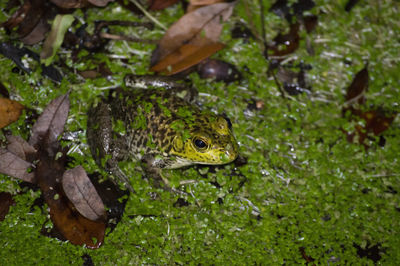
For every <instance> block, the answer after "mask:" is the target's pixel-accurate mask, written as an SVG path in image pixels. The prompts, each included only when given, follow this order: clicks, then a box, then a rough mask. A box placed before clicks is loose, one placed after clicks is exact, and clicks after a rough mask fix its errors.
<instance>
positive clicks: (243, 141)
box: [0, 0, 400, 265]
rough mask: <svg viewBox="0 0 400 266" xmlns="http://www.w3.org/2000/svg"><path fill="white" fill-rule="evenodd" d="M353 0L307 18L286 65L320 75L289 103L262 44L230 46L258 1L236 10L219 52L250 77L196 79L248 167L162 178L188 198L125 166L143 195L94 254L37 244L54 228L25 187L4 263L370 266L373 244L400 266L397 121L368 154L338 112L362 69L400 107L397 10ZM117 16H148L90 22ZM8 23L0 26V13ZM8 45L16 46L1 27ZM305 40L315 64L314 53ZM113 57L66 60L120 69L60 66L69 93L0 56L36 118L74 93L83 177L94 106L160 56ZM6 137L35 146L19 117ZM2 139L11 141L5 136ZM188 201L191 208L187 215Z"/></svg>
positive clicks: (171, 13) (91, 17)
mask: <svg viewBox="0 0 400 266" xmlns="http://www.w3.org/2000/svg"><path fill="white" fill-rule="evenodd" d="M264 2H265V3H264V4H265V18H264V21H265V23H266V29H267V32H266V38H267V40H272V39H273V38H274V37H275V36H276V34H277V33H278V32H280V31H281V30H282V29H284V28H286V27H287V26H288V24H287V22H285V21H284V20H282V19H281V18H279V17H277V16H276V15H274V14H273V13H271V12H268V8H269V7H270V6H271V5H272V2H269V1H264ZM346 2H347V1H339V2H337V3H332V1H323V0H320V1H317V3H316V7H314V8H313V9H312V10H311V11H309V12H310V13H312V14H316V15H318V20H319V22H318V26H317V27H316V29H315V31H314V32H312V33H310V34H305V33H304V31H302V32H301V36H302V40H301V41H300V47H299V49H298V50H297V51H296V52H295V53H294V54H292V55H290V59H288V61H291V62H292V63H293V64H294V65H296V64H299V63H300V62H303V63H304V64H309V65H310V66H311V67H312V69H311V70H309V71H308V72H307V79H308V82H309V83H310V84H311V85H312V89H311V93H310V94H302V95H298V96H295V97H290V96H289V97H286V98H283V97H281V94H280V92H279V90H278V88H277V86H276V84H275V82H274V80H273V79H272V78H271V77H269V76H268V75H267V74H266V73H267V70H268V62H266V61H265V59H264V57H263V56H262V50H261V48H260V47H261V46H260V44H259V43H257V42H256V41H254V40H250V41H249V42H247V43H245V42H244V41H243V40H232V39H231V38H230V34H229V32H230V30H231V28H232V27H233V25H234V24H235V23H236V22H237V21H239V20H240V19H242V20H243V21H244V22H245V23H246V24H248V25H250V19H249V15H248V13H247V11H246V9H248V10H250V11H251V12H252V13H253V14H252V16H251V21H252V23H254V27H255V28H256V29H258V30H260V28H261V27H260V24H259V14H258V12H259V11H258V10H259V9H258V6H257V5H258V1H240V2H239V4H238V5H237V6H236V8H235V11H234V15H233V17H232V18H231V19H230V21H228V22H227V25H226V26H225V27H224V32H223V40H224V42H226V44H227V48H225V49H224V50H222V51H220V52H219V53H218V54H217V55H215V57H218V58H221V59H223V60H226V61H228V62H231V63H232V64H234V65H236V66H237V67H238V69H239V70H240V71H241V72H242V74H243V76H244V80H243V81H241V82H236V83H233V84H229V85H227V84H224V83H216V82H210V81H209V80H201V79H199V77H198V76H197V75H196V74H192V75H191V78H192V80H193V82H194V84H195V86H196V87H197V88H198V89H199V91H200V92H201V94H200V96H199V102H200V103H201V104H202V105H203V107H204V108H205V109H208V110H212V111H215V112H218V113H224V112H225V113H226V114H227V115H228V116H229V117H230V119H231V120H232V122H233V129H234V132H235V135H236V138H237V140H238V142H239V143H240V154H241V155H242V156H244V157H246V158H247V163H246V164H244V165H242V166H235V165H232V164H231V165H227V166H221V167H217V168H215V167H209V168H203V167H191V168H188V169H178V170H171V171H167V172H166V173H165V176H166V177H168V178H169V179H170V180H171V184H172V185H173V186H175V187H179V182H181V181H184V180H191V181H192V182H189V183H188V184H187V185H185V186H184V188H183V189H184V190H185V192H187V195H185V196H183V195H175V194H173V193H170V192H167V191H163V190H160V189H157V188H155V187H154V186H152V184H151V182H147V181H146V180H145V179H143V178H142V176H143V173H141V172H139V171H137V170H135V164H123V167H124V170H125V172H127V173H131V176H130V178H131V180H132V186H133V187H134V189H135V191H136V192H137V193H136V194H133V195H131V196H130V197H129V200H128V203H127V206H126V211H125V213H124V216H123V218H122V221H121V222H120V223H119V224H118V226H117V227H116V229H115V230H114V231H113V232H112V233H110V234H109V235H107V237H106V238H105V243H104V245H103V246H102V247H101V248H100V249H97V250H87V249H85V248H82V247H77V246H73V245H71V244H70V243H68V242H61V241H58V240H55V239H52V238H48V237H45V236H43V235H41V234H40V230H41V228H42V226H43V225H45V226H46V227H51V223H50V222H49V221H47V220H46V219H47V218H48V213H47V210H46V208H45V207H43V208H38V207H31V206H32V205H33V202H34V200H35V199H36V198H38V197H39V192H32V191H31V190H26V189H25V190H26V191H25V193H22V194H17V195H16V196H15V197H14V198H15V200H16V205H15V206H13V207H12V208H11V210H10V212H9V214H8V215H7V216H6V219H5V220H4V221H2V222H0V246H2V247H3V248H2V249H1V250H0V264H5V263H6V261H5V259H6V260H7V264H8V265H20V264H50V265H57V264H65V262H67V263H70V264H76V265H82V262H83V259H82V258H81V256H82V255H83V254H88V255H90V256H91V258H92V260H93V262H94V263H95V265H103V264H105V265H110V264H116V265H127V264H134V265H136V264H182V265H184V264H206V265H207V264H211V263H213V264H226V263H231V264H237V265H243V264H270V265H277V264H283V263H285V264H287V265H293V264H305V263H306V261H305V259H304V258H303V255H302V252H301V250H304V252H305V254H306V255H307V256H309V257H311V258H313V259H314V260H315V261H314V262H313V263H315V264H323V265H325V264H328V263H329V264H333V263H334V262H336V263H337V264H340V265H342V264H362V265H372V264H373V261H372V260H371V259H370V258H368V257H363V258H360V257H359V256H358V255H357V246H360V247H362V248H368V247H372V246H378V247H379V250H380V253H379V255H380V256H381V259H380V260H379V262H378V263H381V264H383V265H394V264H396V263H397V262H398V261H400V255H399V252H398V250H399V249H400V240H399V238H398V235H399V234H400V232H399V230H400V229H399V228H400V212H399V208H400V196H399V195H400V183H399V175H400V164H399V162H398V161H399V159H398V154H399V147H400V143H399V142H400V138H399V137H398V136H399V134H400V127H399V123H398V121H399V120H398V118H396V119H395V121H394V122H393V124H392V126H391V127H390V129H389V130H387V131H385V132H384V137H385V139H386V144H385V146H384V147H380V146H379V145H377V142H376V141H370V142H369V143H368V144H369V145H370V148H369V149H365V148H364V147H363V146H361V145H358V144H351V143H348V142H347V140H346V137H345V135H344V134H343V132H342V130H341V129H342V128H344V129H348V130H351V129H354V126H355V124H354V123H353V122H350V121H349V120H348V119H347V118H343V117H342V111H341V110H342V107H343V103H344V98H345V96H344V95H345V88H346V87H347V86H348V85H349V84H350V82H351V80H352V78H353V76H354V75H355V73H357V72H358V71H359V70H361V69H362V68H363V67H364V65H365V63H366V62H368V65H369V67H368V70H369V75H370V82H369V90H368V91H367V93H366V98H367V103H368V105H371V106H372V105H373V106H374V107H381V108H384V109H387V110H389V111H399V100H400V95H399V94H400V92H399V90H398V88H399V85H400V84H399V79H398V73H399V70H400V69H399V67H398V66H399V57H398V49H399V47H398V36H399V34H400V32H399V31H400V30H399V29H400V27H398V9H399V5H398V3H397V2H396V1H383V2H382V1H380V2H379V3H378V2H377V1H372V0H371V1H365V2H363V3H358V4H357V5H356V6H355V7H354V8H353V9H352V10H351V12H349V13H347V12H345V11H344V5H345V4H346ZM1 5H2V6H3V4H1ZM152 14H153V15H155V16H156V17H157V19H159V20H160V21H161V22H162V23H164V24H165V25H167V26H169V25H171V24H172V23H173V22H174V21H176V19H177V18H178V17H179V16H181V15H182V14H183V10H182V9H181V8H180V6H179V5H177V6H175V7H173V8H170V9H168V10H164V11H161V12H154V13H152ZM74 16H77V17H79V18H83V13H82V12H81V11H79V10H78V11H75V13H74ZM121 18H124V19H127V20H131V21H142V20H146V18H139V17H136V16H134V15H132V14H131V13H129V12H128V11H127V10H125V9H123V8H119V7H118V4H117V3H111V4H109V5H108V6H107V7H106V8H105V9H101V8H90V9H88V10H87V18H85V20H86V21H87V22H88V23H89V24H91V23H92V22H93V21H95V20H98V19H121ZM0 19H1V21H4V20H5V17H4V14H0ZM91 25H93V24H91ZM112 31H113V32H115V33H116V32H122V33H124V34H127V35H133V36H135V35H136V36H140V37H141V38H151V39H156V38H160V37H161V36H162V34H163V32H162V30H160V29H159V28H156V29H155V30H153V31H150V30H145V29H141V28H126V27H114V26H113V27H112ZM0 36H3V38H4V39H7V38H8V37H7V36H5V32H4V31H3V30H1V31H0ZM306 38H308V39H309V41H310V42H311V45H312V47H313V49H314V52H315V54H314V55H310V54H308V53H307V50H306V45H307V44H306ZM107 47H108V48H109V50H110V51H111V54H105V53H96V54H93V53H92V54H90V53H87V52H81V53H80V55H79V56H78V61H77V62H74V61H73V60H72V59H71V53H70V52H69V51H63V53H61V54H59V55H58V58H59V60H64V62H66V64H67V65H68V66H69V67H72V68H76V69H78V70H85V69H91V68H94V67H96V66H97V65H98V64H100V63H105V64H106V65H107V67H108V68H109V69H110V70H111V71H112V72H114V73H115V74H114V75H113V79H112V80H109V79H106V78H98V79H93V80H82V79H81V78H79V77H77V76H76V75H75V74H74V73H69V72H68V71H67V70H65V69H61V70H62V71H63V73H64V76H65V79H64V81H63V82H62V84H61V86H59V85H56V84H54V83H53V82H51V81H49V80H48V79H46V78H43V77H42V75H41V74H40V69H38V70H36V71H34V72H33V73H32V74H31V75H26V74H25V75H20V74H18V73H14V72H12V68H13V67H14V64H13V63H12V61H10V60H8V59H5V58H4V57H1V58H0V66H1V67H0V76H1V78H2V79H1V80H2V83H3V84H4V85H5V86H6V87H7V88H9V91H10V93H11V95H12V98H13V99H16V100H18V101H20V102H21V103H22V104H24V105H26V106H27V107H29V108H33V109H35V110H37V111H38V112H41V111H42V110H43V108H44V107H45V106H46V105H47V104H48V103H49V102H50V101H51V100H52V99H54V98H55V97H57V96H59V95H60V94H62V93H65V92H66V91H67V90H68V89H72V92H71V96H70V98H71V111H70V115H69V119H68V121H67V125H66V131H72V132H78V134H77V139H74V140H73V142H72V143H69V142H68V143H65V144H72V145H71V146H72V147H73V148H74V149H73V152H71V154H70V155H71V156H73V157H74V158H75V159H76V162H75V164H83V165H84V167H85V169H87V170H88V171H94V170H98V167H97V165H95V163H94V161H93V159H91V156H90V152H89V149H88V147H87V146H86V139H85V129H86V112H87V108H88V106H89V103H91V102H92V101H94V100H95V98H96V97H98V96H99V95H102V94H103V92H104V90H106V89H107V88H110V87H115V86H118V85H120V83H121V82H122V80H123V77H124V75H125V74H127V73H131V72H133V73H136V74H145V73H147V69H148V67H149V60H150V55H151V51H152V49H154V45H144V44H139V43H127V42H123V41H111V42H109V44H108V46H107ZM40 48H41V46H40V45H36V46H34V47H33V48H32V49H33V50H35V51H40ZM34 66H35V63H34V62H33V63H32V68H33V67H34ZM252 100H260V101H262V102H263V103H264V107H263V108H262V109H260V110H246V109H247V106H248V104H249V103H250V101H252ZM160 104H162V102H160ZM144 108H145V110H146V107H144ZM145 110H144V111H145ZM245 110H246V111H245ZM167 111H168V110H167ZM244 111H245V112H244ZM26 113H27V114H28V115H29V111H27V112H26ZM7 129H9V130H11V131H12V132H13V133H14V134H16V135H21V136H23V137H24V138H27V137H28V136H29V130H30V126H27V124H26V122H25V119H24V117H21V119H20V120H19V121H17V122H16V123H14V124H12V125H10V126H9V127H8V128H7ZM0 138H1V140H4V136H3V135H1V134H0ZM71 166H72V165H71ZM104 174H105V173H104ZM20 190H21V189H20V188H19V186H18V185H17V181H15V180H13V179H10V178H9V177H6V176H1V177H0V191H10V192H13V193H16V192H18V191H20ZM179 198H184V200H185V201H186V202H187V203H188V204H189V205H188V206H181V207H179V204H176V202H177V201H178V199H179Z"/></svg>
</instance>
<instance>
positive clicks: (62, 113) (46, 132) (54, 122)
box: [29, 93, 69, 146]
mask: <svg viewBox="0 0 400 266" xmlns="http://www.w3.org/2000/svg"><path fill="white" fill-rule="evenodd" d="M68 111H69V97H68V93H67V94H64V95H62V96H60V97H58V98H56V99H54V100H53V101H51V102H50V104H49V105H47V107H46V108H45V109H44V111H43V113H42V114H41V115H40V117H39V118H38V120H37V121H36V123H35V124H34V125H33V127H32V135H31V137H30V139H29V144H30V145H32V146H36V145H38V143H39V141H40V140H43V139H44V138H45V136H46V137H47V139H46V141H47V143H52V142H55V141H56V140H57V137H58V136H59V135H60V134H61V133H62V132H63V131H64V125H65V122H66V121H67V117H68Z"/></svg>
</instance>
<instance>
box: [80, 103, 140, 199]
mask: <svg viewBox="0 0 400 266" xmlns="http://www.w3.org/2000/svg"><path fill="white" fill-rule="evenodd" d="M110 112H111V110H110V106H109V104H107V103H104V102H99V103H98V104H97V105H96V106H93V107H91V108H90V109H89V112H88V122H87V141H88V144H89V147H90V151H91V153H92V156H93V158H94V159H95V161H96V163H97V165H99V166H100V167H103V168H104V169H105V170H106V171H108V172H109V173H111V174H112V175H114V176H115V177H117V178H118V179H119V180H121V181H122V182H123V183H124V185H125V186H126V187H127V188H128V189H129V190H130V191H131V192H134V190H133V188H132V186H131V185H130V184H129V179H128V177H127V176H126V175H125V174H124V173H123V172H122V170H121V169H120V168H119V167H118V162H120V161H122V160H124V159H126V157H127V156H128V154H127V151H126V150H123V149H120V148H119V147H123V145H121V143H120V142H124V138H123V137H122V136H119V137H118V138H114V137H115V133H114V132H113V127H112V118H111V115H110Z"/></svg>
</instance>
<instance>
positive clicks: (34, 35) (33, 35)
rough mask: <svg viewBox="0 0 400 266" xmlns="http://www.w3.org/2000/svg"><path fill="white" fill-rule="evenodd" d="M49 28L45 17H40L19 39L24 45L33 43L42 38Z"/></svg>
mask: <svg viewBox="0 0 400 266" xmlns="http://www.w3.org/2000/svg"><path fill="white" fill-rule="evenodd" d="M49 30H50V25H49V23H48V22H47V19H45V18H44V17H42V19H41V20H40V21H39V22H38V23H37V24H36V26H35V27H34V28H33V29H32V31H31V32H30V33H28V34H27V35H25V36H23V37H21V41H22V42H23V43H24V44H26V45H33V44H35V43H38V42H40V41H42V40H44V37H45V36H46V33H47V32H48V31H49Z"/></svg>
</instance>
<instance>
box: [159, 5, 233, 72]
mask: <svg viewBox="0 0 400 266" xmlns="http://www.w3.org/2000/svg"><path fill="white" fill-rule="evenodd" d="M234 5H235V2H232V3H218V4H214V5H209V6H205V7H201V8H199V9H196V10H195V11H193V12H191V13H188V14H186V15H184V16H182V17H181V18H180V19H179V20H178V21H177V22H175V23H174V24H173V25H172V26H171V27H170V28H169V29H168V30H167V32H166V33H165V35H164V37H163V38H162V39H161V41H160V43H159V45H158V48H157V49H156V51H154V52H153V56H152V65H155V64H156V63H158V62H159V61H160V60H162V59H163V58H164V57H166V56H167V55H169V54H172V53H174V52H176V51H177V50H178V49H180V48H181V47H182V46H184V45H185V44H191V45H195V46H200V47H201V46H205V45H207V44H211V43H216V42H218V40H219V36H220V34H221V31H222V24H221V22H222V21H226V20H227V19H228V18H229V17H230V16H231V14H232V11H233V7H234Z"/></svg>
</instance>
